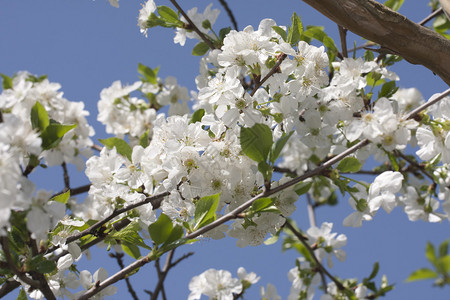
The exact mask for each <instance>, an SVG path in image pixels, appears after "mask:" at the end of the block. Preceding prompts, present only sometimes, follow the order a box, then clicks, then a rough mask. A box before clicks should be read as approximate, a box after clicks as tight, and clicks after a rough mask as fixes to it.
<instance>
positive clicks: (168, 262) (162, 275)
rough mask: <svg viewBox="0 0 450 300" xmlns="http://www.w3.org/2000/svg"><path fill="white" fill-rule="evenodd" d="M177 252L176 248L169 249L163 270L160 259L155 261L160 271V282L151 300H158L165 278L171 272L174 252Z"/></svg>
mask: <svg viewBox="0 0 450 300" xmlns="http://www.w3.org/2000/svg"><path fill="white" fill-rule="evenodd" d="M174 253H175V249H172V250H170V251H169V254H167V258H166V264H165V265H164V269H163V270H162V271H161V268H160V266H159V259H157V260H156V261H155V264H156V270H157V272H158V283H157V284H156V287H155V290H154V291H153V293H152V297H151V299H150V300H156V299H158V295H159V292H160V291H161V289H162V288H163V285H164V280H165V279H166V276H167V273H168V272H169V269H170V268H171V267H170V265H171V264H172V258H173V254H174Z"/></svg>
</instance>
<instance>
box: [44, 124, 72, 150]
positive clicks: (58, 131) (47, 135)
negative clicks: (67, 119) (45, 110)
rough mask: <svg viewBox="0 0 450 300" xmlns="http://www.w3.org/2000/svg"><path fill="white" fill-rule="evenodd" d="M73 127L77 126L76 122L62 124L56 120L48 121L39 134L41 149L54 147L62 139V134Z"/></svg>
mask: <svg viewBox="0 0 450 300" xmlns="http://www.w3.org/2000/svg"><path fill="white" fill-rule="evenodd" d="M75 127H77V124H73V125H62V124H59V123H57V122H50V124H49V125H48V126H47V127H46V128H45V130H44V131H43V132H42V134H41V138H42V149H44V150H48V149H51V148H55V147H56V146H58V144H59V143H60V142H61V141H62V138H63V137H64V135H65V134H66V133H67V132H68V131H69V130H71V129H73V128H75Z"/></svg>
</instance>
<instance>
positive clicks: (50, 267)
mask: <svg viewBox="0 0 450 300" xmlns="http://www.w3.org/2000/svg"><path fill="white" fill-rule="evenodd" d="M54 270H56V263H55V262H54V261H51V260H47V259H44V260H43V261H41V262H40V263H39V264H38V265H37V267H36V271H38V272H39V273H42V274H46V273H51V272H53V271H54Z"/></svg>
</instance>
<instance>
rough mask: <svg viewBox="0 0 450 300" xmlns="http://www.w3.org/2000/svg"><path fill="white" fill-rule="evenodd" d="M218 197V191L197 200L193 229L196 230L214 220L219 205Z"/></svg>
mask: <svg viewBox="0 0 450 300" xmlns="http://www.w3.org/2000/svg"><path fill="white" fill-rule="evenodd" d="M219 199H220V193H218V194H215V195H211V196H205V197H202V198H200V200H198V202H197V204H196V205H195V214H194V224H195V226H194V230H197V229H199V228H201V227H203V226H204V225H206V224H209V223H210V222H212V221H214V220H215V218H216V209H217V206H218V205H219Z"/></svg>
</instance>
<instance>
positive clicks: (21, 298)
mask: <svg viewBox="0 0 450 300" xmlns="http://www.w3.org/2000/svg"><path fill="white" fill-rule="evenodd" d="M16 300H28V297H27V293H26V292H25V290H24V289H23V288H21V289H20V292H19V295H18V296H17V298H16Z"/></svg>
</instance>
